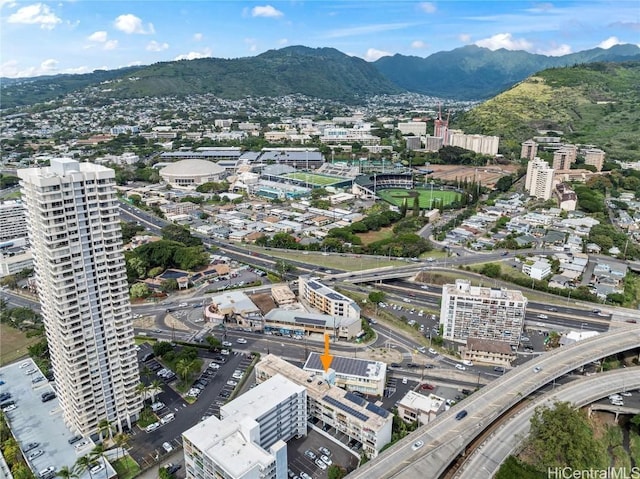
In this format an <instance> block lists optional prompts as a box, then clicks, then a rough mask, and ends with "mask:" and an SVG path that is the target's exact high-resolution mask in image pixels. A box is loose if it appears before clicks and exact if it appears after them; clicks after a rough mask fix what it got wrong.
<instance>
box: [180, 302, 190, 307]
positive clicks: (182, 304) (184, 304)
mask: <svg viewBox="0 0 640 479" xmlns="http://www.w3.org/2000/svg"><path fill="white" fill-rule="evenodd" d="M187 306H189V305H188V304H187V303H180V304H179V305H178V308H186V307H187Z"/></svg>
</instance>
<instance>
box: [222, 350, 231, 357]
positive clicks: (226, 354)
mask: <svg viewBox="0 0 640 479" xmlns="http://www.w3.org/2000/svg"><path fill="white" fill-rule="evenodd" d="M220 354H222V355H223V356H229V354H231V352H230V351H229V350H228V349H223V350H222V351H220Z"/></svg>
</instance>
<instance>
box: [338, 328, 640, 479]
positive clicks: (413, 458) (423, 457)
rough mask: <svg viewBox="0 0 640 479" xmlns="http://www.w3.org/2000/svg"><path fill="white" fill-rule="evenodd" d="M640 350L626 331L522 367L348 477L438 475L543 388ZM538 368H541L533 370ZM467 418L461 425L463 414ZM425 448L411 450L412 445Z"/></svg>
mask: <svg viewBox="0 0 640 479" xmlns="http://www.w3.org/2000/svg"><path fill="white" fill-rule="evenodd" d="M635 348H640V327H637V326H631V325H629V326H628V327H621V328H620V329H616V330H615V331H611V332H608V333H604V334H600V335H598V336H595V337H593V338H590V339H586V340H583V341H580V342H577V343H574V344H572V345H570V346H564V347H562V348H559V349H556V350H554V351H551V352H549V353H545V354H543V355H541V356H539V357H538V358H537V359H534V360H532V361H529V362H527V363H526V364H524V365H522V366H519V367H517V368H515V369H513V370H511V371H510V372H509V373H507V374H505V375H504V376H501V377H500V378H499V379H496V380H495V381H493V382H491V383H490V384H489V385H488V386H485V387H484V388H482V389H481V390H480V391H478V392H476V393H474V394H472V395H471V396H469V397H468V398H467V399H465V400H464V401H461V402H460V403H458V404H456V405H455V406H454V407H452V408H451V409H450V410H449V411H447V412H446V413H444V414H442V415H441V416H440V417H439V418H437V419H436V420H435V421H433V422H431V423H429V424H426V425H424V426H422V427H420V428H419V429H417V430H416V431H415V432H413V433H412V434H410V435H409V436H407V437H405V438H404V439H402V440H401V441H399V442H398V443H396V444H394V445H393V446H391V447H390V448H389V449H387V450H386V451H384V452H383V453H382V454H380V455H379V456H378V457H377V458H375V459H373V460H371V461H369V462H368V463H366V464H365V465H364V466H362V467H360V468H359V469H357V470H355V471H354V472H352V473H351V474H349V476H348V477H349V478H355V479H358V478H366V479H370V478H374V477H375V478H376V479H381V478H390V477H406V478H414V477H424V473H425V471H429V476H430V477H439V476H440V475H441V474H442V473H443V472H444V471H445V470H446V469H447V467H449V465H450V464H451V463H452V462H453V461H454V460H455V458H456V457H457V456H458V455H459V454H461V453H462V451H463V450H464V449H465V448H466V447H467V445H468V444H469V443H470V442H471V441H472V440H473V439H475V437H476V436H477V435H478V434H480V432H481V431H482V430H483V429H484V428H486V427H487V426H488V425H489V424H491V423H492V422H493V421H494V420H496V419H497V418H498V417H500V416H501V415H502V414H503V413H505V412H506V411H507V410H508V409H510V408H511V407H512V406H514V405H515V404H517V403H518V402H520V401H521V400H522V399H523V398H525V397H527V396H529V395H530V394H531V393H533V392H534V391H536V390H537V389H539V388H540V387H542V386H544V385H545V384H548V383H549V382H551V381H553V380H554V379H556V378H558V377H560V376H563V375H564V374H567V373H569V372H571V371H573V370H574V369H577V368H579V367H580V366H582V365H584V364H587V363H590V362H592V361H596V360H599V359H602V358H604V357H606V356H610V355H613V354H617V353H620V352H623V351H629V350H632V349H635ZM534 368H540V369H539V370H538V371H539V372H534ZM463 409H464V410H466V411H467V413H468V414H467V416H466V417H465V418H464V419H462V420H460V421H457V420H456V419H455V415H456V414H457V413H458V412H459V411H461V410H463ZM418 440H422V441H424V446H422V447H421V448H419V449H417V450H415V451H414V450H412V445H413V444H414V443H415V442H416V441H418Z"/></svg>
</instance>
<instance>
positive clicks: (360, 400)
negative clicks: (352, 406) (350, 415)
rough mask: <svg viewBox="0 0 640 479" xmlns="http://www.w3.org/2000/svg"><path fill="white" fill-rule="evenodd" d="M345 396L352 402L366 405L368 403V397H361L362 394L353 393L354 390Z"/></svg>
mask: <svg viewBox="0 0 640 479" xmlns="http://www.w3.org/2000/svg"><path fill="white" fill-rule="evenodd" d="M344 398H345V399H348V400H349V401H351V402H354V403H356V404H357V405H358V406H364V405H365V404H367V401H366V399H364V398H361V397H360V396H357V395H355V394H353V393H352V392H348V393H347V394H345V395H344Z"/></svg>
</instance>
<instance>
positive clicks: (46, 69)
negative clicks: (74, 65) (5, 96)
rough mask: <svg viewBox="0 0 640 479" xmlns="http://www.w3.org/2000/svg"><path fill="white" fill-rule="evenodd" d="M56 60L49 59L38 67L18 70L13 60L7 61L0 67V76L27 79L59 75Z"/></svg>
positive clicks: (18, 65) (17, 64) (18, 66)
mask: <svg viewBox="0 0 640 479" xmlns="http://www.w3.org/2000/svg"><path fill="white" fill-rule="evenodd" d="M57 66H58V60H54V59H53V58H49V59H47V60H45V61H43V62H42V63H41V64H40V65H38V66H34V67H28V68H20V64H19V63H18V62H17V61H15V60H9V61H7V62H5V63H3V64H1V65H0V76H3V77H8V78H28V77H35V76H40V75H51V74H53V73H59V72H58V71H57Z"/></svg>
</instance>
